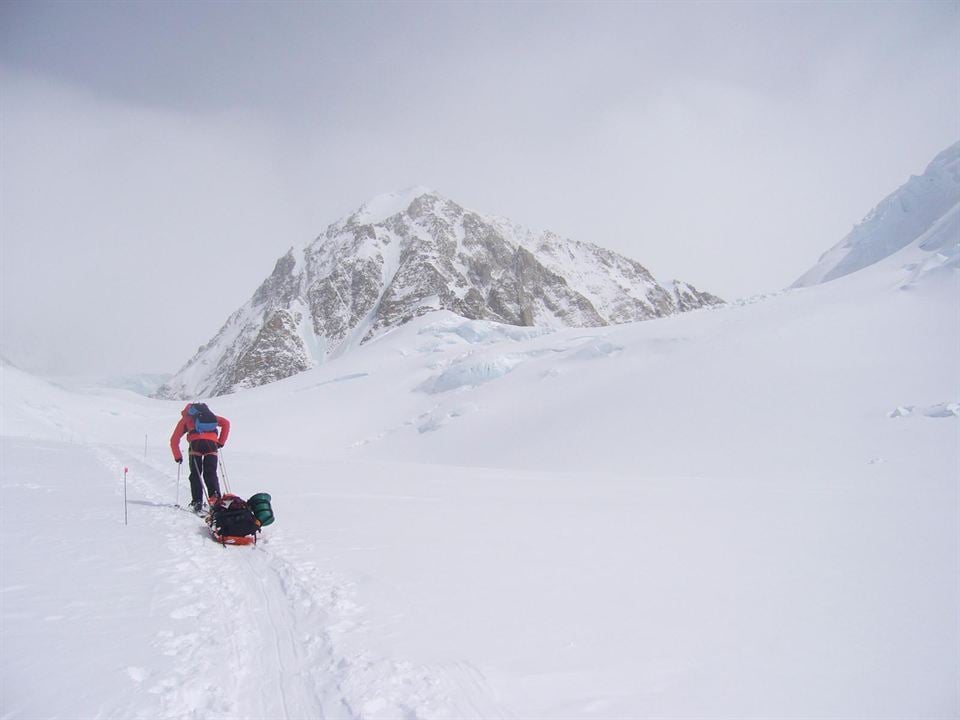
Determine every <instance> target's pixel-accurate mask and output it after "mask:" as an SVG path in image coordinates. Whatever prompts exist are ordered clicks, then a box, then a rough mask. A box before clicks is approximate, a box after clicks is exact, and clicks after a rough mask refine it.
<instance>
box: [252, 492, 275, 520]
mask: <svg viewBox="0 0 960 720" xmlns="http://www.w3.org/2000/svg"><path fill="white" fill-rule="evenodd" d="M270 500H271V497H270V495H269V494H268V493H257V494H256V495H254V496H253V497H251V498H250V499H249V500H247V504H248V505H249V506H250V509H251V510H253V515H254V517H256V518H257V520H259V521H260V525H261V526H263V525H269V524H270V523H272V522H273V521H274V517H273V508H272V507H270Z"/></svg>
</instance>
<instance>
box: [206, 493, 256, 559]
mask: <svg viewBox="0 0 960 720" xmlns="http://www.w3.org/2000/svg"><path fill="white" fill-rule="evenodd" d="M212 500H213V502H211V504H210V513H209V514H208V515H207V518H206V523H207V525H209V526H210V535H211V536H212V537H213V539H214V540H215V541H217V542H218V543H220V544H221V545H223V546H224V547H226V546H227V545H256V544H257V533H258V532H260V521H259V520H257V518H256V516H255V515H254V514H253V511H252V510H251V509H250V506H249V505H248V504H247V501H246V500H244V499H243V498H241V497H239V496H237V495H232V494H229V493H228V494H227V495H224V496H223V497H221V498H212Z"/></svg>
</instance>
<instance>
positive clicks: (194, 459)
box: [190, 452, 220, 503]
mask: <svg viewBox="0 0 960 720" xmlns="http://www.w3.org/2000/svg"><path fill="white" fill-rule="evenodd" d="M201 475H202V476H203V482H204V483H205V484H206V486H207V497H220V478H218V477H217V453H216V452H212V453H211V452H208V453H206V454H204V455H192V454H191V455H190V497H191V499H192V500H193V502H195V503H199V502H202V501H203V487H202V486H201V485H200V476H201Z"/></svg>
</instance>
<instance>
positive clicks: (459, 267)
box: [158, 187, 722, 398]
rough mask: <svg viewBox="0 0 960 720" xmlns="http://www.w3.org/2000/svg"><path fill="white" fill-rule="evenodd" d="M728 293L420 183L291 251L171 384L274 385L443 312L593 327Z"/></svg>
mask: <svg viewBox="0 0 960 720" xmlns="http://www.w3.org/2000/svg"><path fill="white" fill-rule="evenodd" d="M720 302H722V301H721V300H720V299H719V298H717V297H715V296H713V295H711V294H709V293H704V292H700V291H698V290H697V289H696V288H694V287H692V286H691V285H688V284H685V283H679V282H674V283H670V284H667V285H661V284H660V283H658V282H657V281H656V280H655V279H654V278H653V276H652V275H651V274H650V273H649V272H648V271H647V270H646V268H644V267H643V266H642V265H640V263H638V262H636V261H635V260H631V259H630V258H627V257H624V256H623V255H619V254H617V253H614V252H612V251H610V250H605V249H603V248H600V247H598V246H596V245H593V244H591V243H587V242H581V241H574V240H567V239H564V238H561V237H560V236H558V235H556V234H554V233H551V232H534V231H532V230H529V229H527V228H524V227H522V226H520V225H518V224H516V223H514V222H512V221H510V220H507V219H504V218H496V217H491V216H486V215H482V214H480V213H477V212H475V211H472V210H468V209H466V208H464V207H462V206H461V205H459V204H458V203H456V202H454V201H452V200H449V199H448V198H445V197H443V196H442V195H440V194H438V193H436V192H434V191H432V190H430V189H428V188H423V187H415V188H410V189H408V190H404V191H400V192H396V193H390V194H388V195H382V196H379V197H377V198H374V199H373V200H371V201H369V202H367V203H364V204H363V205H362V206H361V207H360V208H359V209H358V210H357V211H356V212H354V213H352V214H350V215H349V216H347V217H345V218H343V219H342V220H340V221H338V222H336V223H333V224H332V225H330V226H329V227H328V228H327V229H326V231H325V232H323V233H322V234H320V235H319V236H318V237H317V238H316V239H314V240H313V241H312V242H311V243H309V244H307V245H305V246H301V247H295V248H291V249H290V250H289V251H288V252H287V253H286V254H285V255H283V256H282V257H281V258H280V259H279V260H278V261H277V263H276V265H275V267H274V269H273V272H272V273H271V274H270V275H269V276H268V277H267V278H266V279H265V280H264V281H263V283H262V284H261V285H260V287H259V288H257V290H256V291H255V292H254V294H253V296H252V297H251V299H250V301H249V302H248V303H246V304H245V305H244V306H243V307H241V308H240V309H238V310H237V311H236V312H235V313H233V315H231V316H230V318H228V320H227V322H226V323H225V324H224V326H223V327H222V328H221V330H220V331H219V332H218V333H217V335H216V336H215V337H214V338H213V339H212V340H211V341H210V342H209V343H207V344H206V345H205V346H203V347H202V348H201V349H200V350H199V351H198V352H197V354H196V355H195V356H194V357H193V358H192V359H191V360H190V361H189V362H188V363H187V364H186V365H185V366H184V367H183V368H182V369H181V370H180V371H179V372H178V373H177V374H176V375H175V376H174V377H173V379H172V380H171V381H170V382H168V383H167V384H166V385H165V386H164V387H163V388H161V390H160V391H159V392H158V394H159V395H160V396H163V397H174V398H192V397H198V396H212V395H221V394H225V393H229V392H233V391H235V390H237V389H240V388H245V387H254V386H257V385H262V384H265V383H268V382H273V381H275V380H279V379H282V378H284V377H289V376H290V375H293V374H295V373H298V372H301V371H303V370H305V369H307V368H309V367H312V366H315V365H317V364H319V363H322V362H324V361H325V360H326V359H327V358H329V357H332V356H336V355H339V354H342V353H343V352H346V351H347V350H349V349H350V348H351V347H355V346H357V345H359V344H361V343H364V342H367V341H369V340H371V339H372V338H375V337H376V336H377V335H379V334H381V333H383V332H385V331H386V330H388V329H390V328H393V327H396V326H398V325H401V324H403V323H405V322H408V321H409V320H411V319H413V318H415V317H418V316H420V315H423V314H424V313H428V312H432V311H435V310H441V309H442V310H449V311H452V312H454V313H457V314H458V315H461V316H463V317H466V318H470V319H487V320H492V321H495V322H501V323H506V324H509V325H523V326H534V325H545V326H553V327H562V326H574V327H586V326H597V325H607V324H611V323H624V322H633V321H637V320H646V319H650V318H655V317H663V316H665V315H670V314H673V313H676V312H685V311H687V310H693V309H696V308H699V307H704V306H708V305H715V304H718V303H720Z"/></svg>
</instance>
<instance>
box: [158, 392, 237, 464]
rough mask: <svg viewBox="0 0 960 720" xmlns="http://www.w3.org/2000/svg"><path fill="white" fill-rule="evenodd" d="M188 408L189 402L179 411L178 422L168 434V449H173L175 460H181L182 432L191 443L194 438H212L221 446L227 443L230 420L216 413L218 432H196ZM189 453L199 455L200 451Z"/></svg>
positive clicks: (194, 423)
mask: <svg viewBox="0 0 960 720" xmlns="http://www.w3.org/2000/svg"><path fill="white" fill-rule="evenodd" d="M189 410H190V404H189V403H188V404H187V406H186V407H185V408H184V409H183V412H182V413H180V414H181V418H180V422H178V423H177V426H176V427H175V428H174V429H173V435H171V436H170V449H171V450H173V459H174V460H177V461H180V460H183V454H182V453H181V452H180V438H182V437H183V436H184V434H186V436H187V442H188V443H192V442H193V441H194V440H212V441H213V442H215V443H217V444H218V445H220V446H221V447H222V446H224V445H226V444H227V437H229V435H230V421H229V420H227V419H226V418H225V417H220V416H219V415H217V425H219V426H220V430H219V431H218V432H197V430H196V422H195V421H194V419H193V416H191V415H190V412H189ZM190 454H191V455H200V454H201V453H196V452H194V451H193V450H191V451H190Z"/></svg>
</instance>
